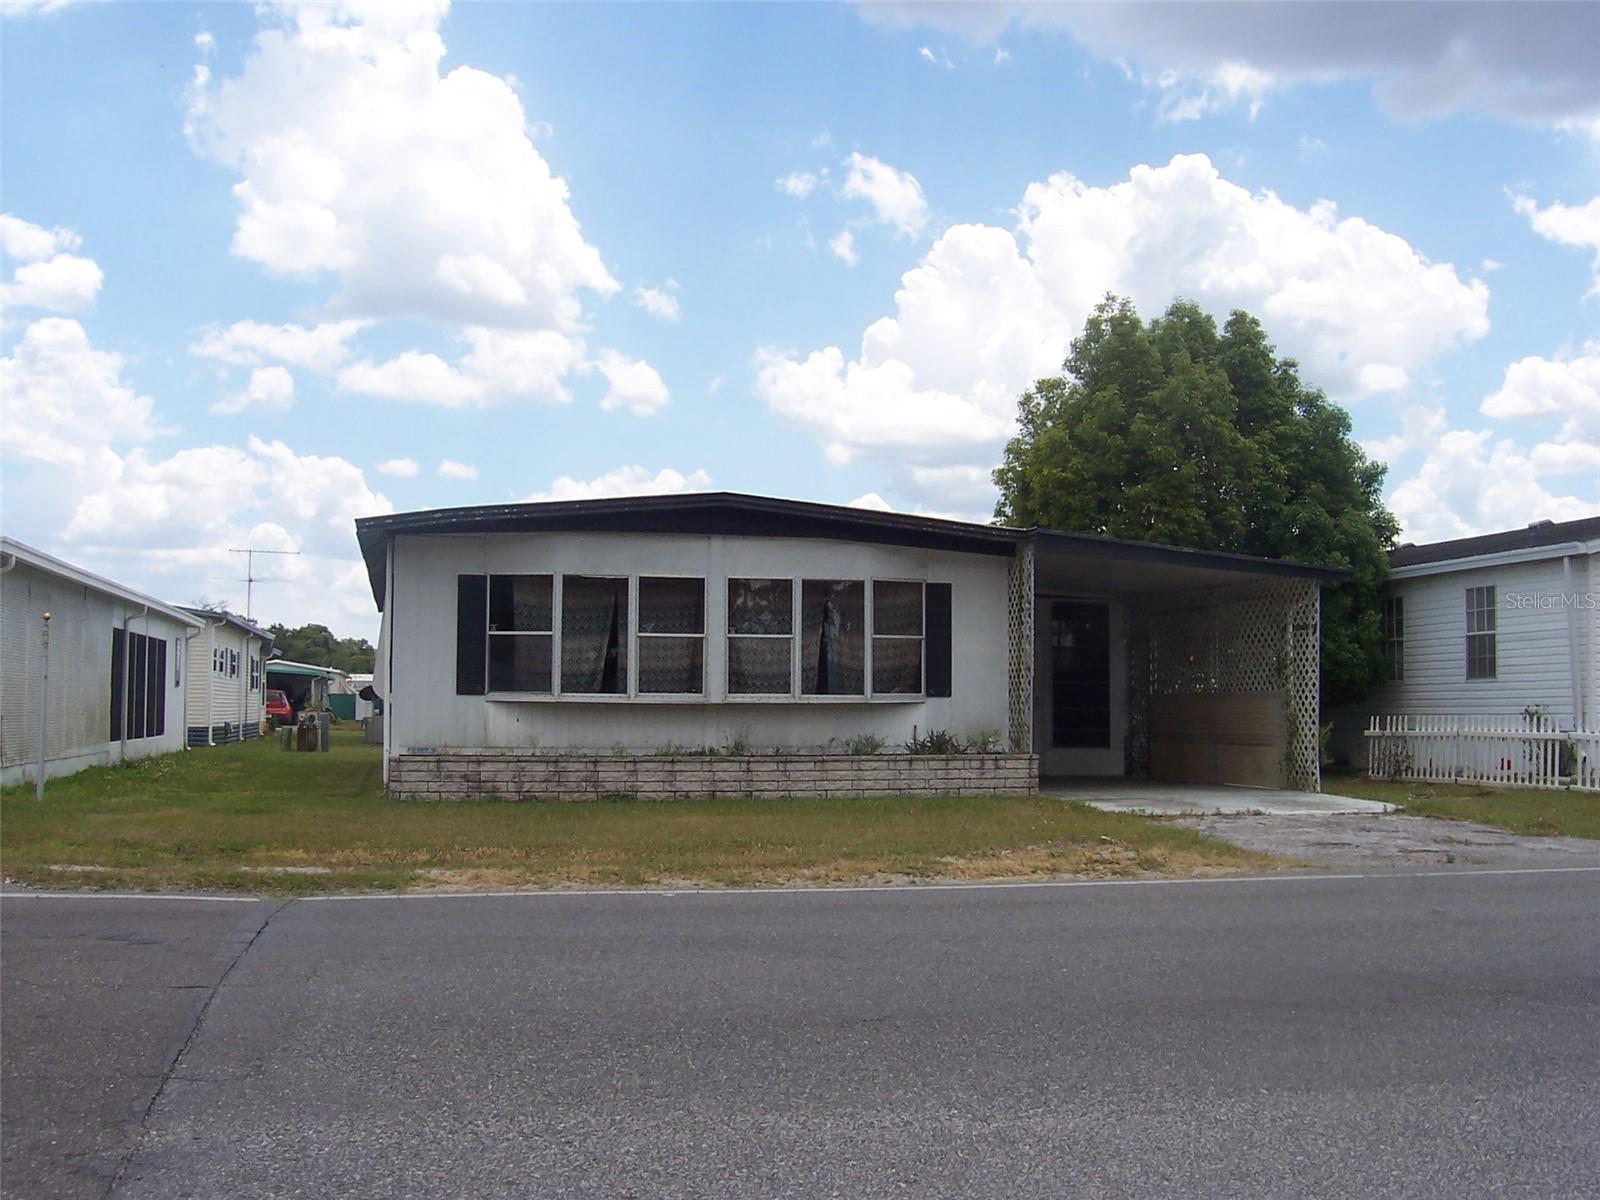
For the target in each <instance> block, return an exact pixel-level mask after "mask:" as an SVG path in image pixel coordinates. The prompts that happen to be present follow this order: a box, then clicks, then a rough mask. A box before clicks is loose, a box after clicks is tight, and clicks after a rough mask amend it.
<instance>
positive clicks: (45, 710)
mask: <svg viewBox="0 0 1600 1200" xmlns="http://www.w3.org/2000/svg"><path fill="white" fill-rule="evenodd" d="M41 624H42V626H43V628H42V629H41V630H40V632H39V765H38V768H37V769H36V770H35V771H34V774H33V798H34V799H35V800H43V799H44V737H45V727H46V718H47V716H48V715H49V712H50V614H49V613H45V614H44V620H43V622H42V623H41Z"/></svg>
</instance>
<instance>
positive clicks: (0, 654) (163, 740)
mask: <svg viewBox="0 0 1600 1200" xmlns="http://www.w3.org/2000/svg"><path fill="white" fill-rule="evenodd" d="M45 613H49V614H50V622H49V628H50V645H49V679H48V683H47V685H46V694H45V709H46V727H45V776H46V778H49V777H51V776H57V775H69V774H71V773H72V772H74V771H79V770H82V769H83V768H84V767H91V766H102V765H107V764H111V763H117V762H123V761H128V760H132V759H136V758H144V757H146V756H147V755H151V754H164V753H166V752H168V751H171V750H179V749H181V748H182V747H183V712H184V697H185V695H186V693H187V690H188V689H187V684H188V675H189V672H188V671H186V670H185V669H184V655H185V645H186V642H187V641H188V640H189V639H190V638H192V637H193V636H194V635H195V634H197V633H198V632H199V630H200V622H199V621H197V620H196V619H194V618H193V617H191V616H189V614H187V613H185V612H183V611H182V610H181V609H178V608H174V607H171V606H169V605H167V604H163V603H162V602H161V601H159V600H157V599H155V598H154V597H152V596H147V595H145V594H144V593H142V592H137V591H134V590H133V589H132V588H128V587H124V586H123V585H121V584H119V583H115V582H113V581H111V580H109V579H104V578H101V577H100V576H98V575H93V574H91V573H90V572H88V571H85V570H83V569H82V568H80V567H75V566H73V565H72V564H71V563H67V562H63V561H62V560H61V559H59V558H55V557H53V556H52V555H49V554H45V553H44V552H42V551H39V550H35V549H33V548H32V547H31V546H26V545H23V544H22V543H21V542H16V541H13V540H11V539H10V538H0V782H3V783H5V784H13V783H20V782H22V781H23V780H28V779H33V778H35V774H36V768H35V764H36V762H37V753H38V751H37V747H38V728H39V726H38V722H39V659H40V654H41V650H42V632H43V628H44V620H43V617H44V614H45Z"/></svg>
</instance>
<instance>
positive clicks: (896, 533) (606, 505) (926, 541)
mask: <svg viewBox="0 0 1600 1200" xmlns="http://www.w3.org/2000/svg"><path fill="white" fill-rule="evenodd" d="M571 532H582V533H683V534H706V535H717V534H721V535H727V536H749V537H790V538H819V539H824V540H834V541H851V542H868V543H874V544H878V545H887V546H915V547H920V548H923V549H930V550H947V551H952V552H955V553H960V554H986V555H992V556H996V557H1002V558H1010V557H1011V556H1012V555H1014V554H1015V553H1016V546H1017V543H1018V542H1019V541H1022V540H1024V539H1025V538H1026V537H1027V531H1025V530H1020V529H1010V528H1007V527H1005V526H1001V525H979V524H976V523H974V522H970V521H951V520H946V519H944V518H941V517H923V516H916V515H913V514H909V513H888V512H877V511H874V510H872V509H858V508H846V507H844V506H842V505H837V504H816V503H813V502H811V501H807V500H780V499H775V498H773V497H769V496H749V495H745V494H743V493H739V492H695V493H690V494H686V495H682V496H629V497H614V498H606V499H602V500H557V501H549V502H546V503H535V504H502V505H480V506H477V507H473V508H439V509H429V510H426V511H423V512H410V513H394V514H392V515H389V516H381V517H361V518H358V519H357V520H356V540H357V541H358V542H359V543H360V545H361V553H362V556H363V557H364V558H365V559H366V563H367V577H368V579H369V581H370V582H371V584H372V595H373V597H374V599H376V600H377V601H378V607H379V608H380V609H381V608H382V607H383V589H384V581H383V572H384V559H385V554H384V546H385V544H386V542H387V540H388V539H389V538H390V537H393V536H395V535H397V534H422V535H429V534H484V533H571Z"/></svg>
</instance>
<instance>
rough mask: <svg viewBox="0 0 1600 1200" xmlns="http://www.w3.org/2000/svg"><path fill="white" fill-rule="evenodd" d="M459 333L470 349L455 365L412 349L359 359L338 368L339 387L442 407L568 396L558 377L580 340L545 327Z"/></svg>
mask: <svg viewBox="0 0 1600 1200" xmlns="http://www.w3.org/2000/svg"><path fill="white" fill-rule="evenodd" d="M463 337H464V340H465V341H466V342H467V344H468V345H469V346H470V347H471V349H470V350H469V351H468V352H467V353H466V354H464V355H462V356H461V358H459V359H458V360H457V361H456V362H454V363H451V362H446V361H445V360H444V359H443V358H441V357H439V356H438V355H437V354H431V353H423V352H421V351H416V350H407V351H405V352H403V353H401V354H398V355H396V356H395V357H393V358H390V359H387V360H385V361H383V362H373V361H372V360H370V359H363V360H361V361H359V362H354V363H351V364H349V365H348V366H345V367H343V368H341V369H340V370H339V372H338V375H337V381H338V386H339V389H340V390H341V391H345V392H354V393H359V394H362V395H368V396H381V397H384V398H386V399H390V400H409V401H413V402H416V403H419V404H436V405H439V406H441V407H444V408H483V407H487V406H489V405H492V404H501V403H506V402H508V401H514V400H535V401H542V402H544V403H551V404H564V403H566V402H567V401H568V400H570V399H571V398H572V397H571V393H570V392H569V391H568V390H567V388H566V385H565V384H564V383H563V382H562V381H563V379H564V377H565V376H566V375H567V373H568V372H570V371H571V370H572V369H573V368H575V367H576V366H578V365H579V363H580V362H581V361H582V359H583V343H582V342H581V341H577V340H575V339H573V338H570V337H568V336H567V335H566V334H563V333H558V332H556V331H555V330H549V329H546V330H537V331H534V332H517V331H512V330H498V329H488V328H484V327H468V328H467V329H466V330H465V331H464V333H463Z"/></svg>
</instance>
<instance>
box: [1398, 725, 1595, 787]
mask: <svg viewBox="0 0 1600 1200" xmlns="http://www.w3.org/2000/svg"><path fill="white" fill-rule="evenodd" d="M1366 737H1367V773H1368V774H1369V775H1370V776H1372V778H1374V779H1415V780H1425V781H1428V782H1432V783H1494V784H1500V785H1501V786H1503V787H1538V788H1574V789H1577V790H1578V791H1584V792H1600V731H1595V730H1571V729H1561V728H1559V727H1558V725H1557V723H1556V721H1555V719H1554V718H1552V717H1548V716H1543V715H1540V714H1532V713H1530V714H1525V715H1519V716H1514V717H1508V716H1461V715H1449V716H1418V715H1410V716H1375V717H1373V718H1372V719H1371V722H1370V724H1369V726H1368V728H1367V732H1366Z"/></svg>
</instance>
